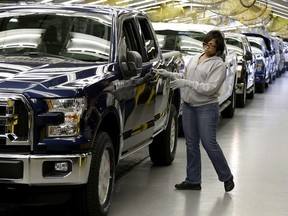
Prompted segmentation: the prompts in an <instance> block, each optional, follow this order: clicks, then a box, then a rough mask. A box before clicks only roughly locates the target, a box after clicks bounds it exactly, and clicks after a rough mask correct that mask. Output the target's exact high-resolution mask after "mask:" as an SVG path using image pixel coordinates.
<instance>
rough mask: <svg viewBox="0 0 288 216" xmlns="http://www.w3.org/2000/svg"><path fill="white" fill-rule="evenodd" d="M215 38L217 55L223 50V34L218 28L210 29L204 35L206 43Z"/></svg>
mask: <svg viewBox="0 0 288 216" xmlns="http://www.w3.org/2000/svg"><path fill="white" fill-rule="evenodd" d="M213 39H216V45H217V47H216V50H217V51H218V52H219V54H218V55H219V56H221V55H222V54H223V52H224V48H225V42H224V35H223V33H222V32H221V31H219V30H211V31H209V32H208V33H207V34H206V35H205V37H204V41H203V42H204V43H208V42H209V41H211V40H213Z"/></svg>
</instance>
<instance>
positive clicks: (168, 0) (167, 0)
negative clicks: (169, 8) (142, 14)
mask: <svg viewBox="0 0 288 216" xmlns="http://www.w3.org/2000/svg"><path fill="white" fill-rule="evenodd" d="M170 1H171V0H164V1H157V2H155V1H154V0H152V2H154V3H151V4H145V5H143V6H139V7H135V9H138V10H139V9H143V8H147V7H151V6H155V5H160V4H163V3H166V2H170ZM144 2H145V1H143V2H141V4H142V3H144ZM150 2H151V1H150Z"/></svg>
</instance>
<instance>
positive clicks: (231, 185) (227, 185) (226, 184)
mask: <svg viewBox="0 0 288 216" xmlns="http://www.w3.org/2000/svg"><path fill="white" fill-rule="evenodd" d="M234 187H235V183H234V181H233V176H232V177H231V178H230V179H228V180H227V181H225V182H224V188H225V191H226V192H229V191H232V190H233V188H234Z"/></svg>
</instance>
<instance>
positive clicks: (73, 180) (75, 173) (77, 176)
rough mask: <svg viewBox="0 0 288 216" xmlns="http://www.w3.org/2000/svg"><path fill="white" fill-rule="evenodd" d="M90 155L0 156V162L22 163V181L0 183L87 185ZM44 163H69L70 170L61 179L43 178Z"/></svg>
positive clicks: (3, 180) (10, 180) (2, 179)
mask: <svg viewBox="0 0 288 216" xmlns="http://www.w3.org/2000/svg"><path fill="white" fill-rule="evenodd" d="M91 159H92V154H91V153H86V154H84V153H83V154H74V155H72V154H70V155H15V154H0V160H1V161H7V162H9V161H12V160H13V161H15V160H18V161H22V162H23V169H24V170H23V179H4V178H0V182H2V183H4V182H7V183H12V184H28V185H34V186H36V185H37V186H45V185H77V184H85V183H87V180H88V176H89V170H90V164H91ZM45 161H71V162H72V170H71V172H70V173H69V174H68V175H65V176H61V177H58V176H57V177H43V175H42V165H43V163H44V162H45Z"/></svg>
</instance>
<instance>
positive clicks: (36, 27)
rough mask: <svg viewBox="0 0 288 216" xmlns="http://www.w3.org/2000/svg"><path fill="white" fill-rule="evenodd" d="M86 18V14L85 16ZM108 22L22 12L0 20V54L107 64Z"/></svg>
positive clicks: (101, 16) (99, 16)
mask: <svg viewBox="0 0 288 216" xmlns="http://www.w3.org/2000/svg"><path fill="white" fill-rule="evenodd" d="M86 16H87V14H86ZM111 20H112V18H111V17H110V16H108V15H105V14H100V13H99V14H93V17H92V16H88V17H84V16H82V15H81V14H77V13H65V14H64V13H56V12H51V11H50V12H49V13H48V12H45V13H38V12H36V11H31V10H29V11H25V12H20V11H19V10H18V11H17V12H16V13H12V12H11V11H10V12H5V13H2V14H1V16H0V54H1V55H25V54H27V53H31V52H33V53H37V52H39V53H42V54H45V53H47V54H49V55H51V54H52V55H55V56H59V57H69V58H72V59H75V60H81V61H89V62H108V60H109V53H110V33H111V22H112V21H111Z"/></svg>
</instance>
